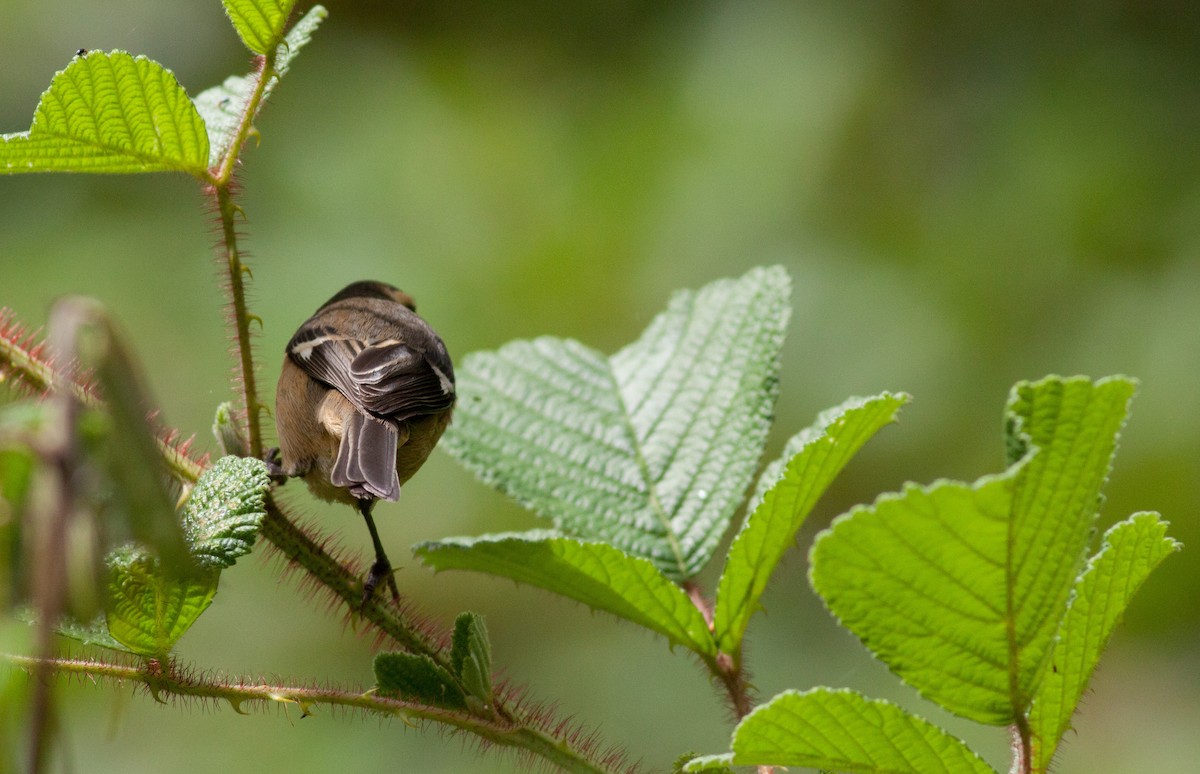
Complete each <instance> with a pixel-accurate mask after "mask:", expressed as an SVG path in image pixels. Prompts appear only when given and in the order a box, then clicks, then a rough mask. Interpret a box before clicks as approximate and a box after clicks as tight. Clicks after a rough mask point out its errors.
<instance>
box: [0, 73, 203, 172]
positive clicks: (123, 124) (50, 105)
mask: <svg viewBox="0 0 1200 774" xmlns="http://www.w3.org/2000/svg"><path fill="white" fill-rule="evenodd" d="M207 166H208V134H207V133H206V131H205V127H204V121H203V120H202V119H201V118H200V114H199V113H197V112H196V107H195V106H194V105H193V104H192V101H191V100H190V99H188V95H187V92H185V91H184V90H183V87H182V86H180V85H179V82H178V81H176V80H175V76H174V75H173V74H172V73H171V72H170V71H169V70H167V69H165V68H164V67H163V66H162V65H160V64H158V63H157V62H154V61H151V60H149V59H146V58H145V57H140V56H139V57H133V56H131V55H129V54H127V53H125V52H124V51H113V52H111V53H107V54H106V53H104V52H103V51H91V52H89V53H87V54H86V55H84V56H77V57H75V58H74V59H73V60H71V63H70V64H69V65H67V67H66V68H65V69H64V70H61V71H60V72H59V73H58V74H56V75H55V76H54V79H53V80H52V81H51V82H50V88H49V89H47V90H46V91H45V92H44V93H43V94H42V97H41V101H40V102H39V103H38V107H37V111H36V112H35V113H34V116H33V125H32V126H31V127H30V129H29V131H28V132H22V133H19V134H7V135H0V174H18V173H23V172H102V173H130V172H159V171H181V172H187V173H188V174H191V175H196V176H199V175H203V174H204V172H205V170H206V168H207Z"/></svg>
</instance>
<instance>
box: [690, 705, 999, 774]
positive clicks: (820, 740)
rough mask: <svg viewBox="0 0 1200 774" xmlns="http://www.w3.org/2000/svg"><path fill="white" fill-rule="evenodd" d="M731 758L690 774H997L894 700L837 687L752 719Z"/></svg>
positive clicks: (708, 761) (763, 709)
mask: <svg viewBox="0 0 1200 774" xmlns="http://www.w3.org/2000/svg"><path fill="white" fill-rule="evenodd" d="M732 748H733V753H732V755H731V756H719V757H718V756H712V757H709V758H701V759H697V760H693V761H692V762H691V763H689V764H688V765H687V766H686V767H685V771H693V772H695V771H703V770H704V768H705V767H710V766H712V765H714V764H718V763H731V764H733V765H739V766H807V767H810V768H821V769H831V770H836V771H853V772H871V774H995V772H994V770H993V769H992V768H991V767H990V766H988V765H987V763H985V762H984V760H983V759H982V758H980V757H979V756H978V755H976V754H975V753H974V752H972V751H971V750H970V748H968V747H967V746H966V745H965V744H963V743H962V742H961V741H959V740H958V739H956V738H954V737H952V736H950V735H949V734H947V733H946V732H945V731H943V730H941V729H940V728H938V727H937V726H935V725H933V724H932V723H930V722H929V721H927V720H924V719H923V718H919V717H917V716H916V715H912V714H910V713H908V712H906V711H904V710H903V709H901V708H900V707H897V706H896V705H894V704H890V703H888V702H886V701H879V700H869V699H865V698H863V697H862V696H860V695H859V694H857V693H853V692H851V691H845V690H832V689H829V688H815V689H813V690H811V691H806V692H803V693H801V692H799V691H785V692H784V693H781V694H779V695H778V696H776V697H775V698H773V699H771V700H770V701H769V702H767V703H766V704H764V705H762V706H760V707H758V708H756V709H755V710H754V711H753V712H751V713H750V714H749V715H747V716H746V717H745V718H744V719H743V720H742V722H741V723H739V724H738V727H737V729H736V730H735V731H734V733H733V744H732Z"/></svg>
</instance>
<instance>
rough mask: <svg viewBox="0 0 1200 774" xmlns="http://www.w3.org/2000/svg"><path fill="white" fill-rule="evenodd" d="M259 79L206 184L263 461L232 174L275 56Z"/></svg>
mask: <svg viewBox="0 0 1200 774" xmlns="http://www.w3.org/2000/svg"><path fill="white" fill-rule="evenodd" d="M256 64H257V70H258V77H257V78H256V79H255V82H254V88H253V90H252V91H251V92H250V98H249V99H247V100H246V107H245V109H244V110H243V111H242V116H241V118H240V120H239V121H238V127H237V131H236V132H234V135H233V141H232V142H230V144H229V150H228V152H226V154H225V156H224V158H222V159H221V161H220V162H219V163H218V164H217V165H216V166H215V167H214V168H213V169H211V170H209V173H208V176H207V179H206V182H207V183H208V185H209V187H210V189H211V190H212V192H213V195H214V196H215V197H216V200H217V212H218V213H219V214H220V216H221V238H222V242H223V245H224V249H225V256H224V257H225V262H226V265H227V270H228V278H229V295H230V300H231V301H232V305H233V324H234V330H235V332H236V333H237V343H238V355H239V363H238V365H239V369H240V376H241V386H242V402H243V403H244V404H245V407H246V436H247V438H248V440H249V443H250V455H251V456H253V457H257V458H261V457H262V455H263V440H262V425H261V423H260V417H259V414H260V413H261V409H262V404H261V403H259V401H258V390H257V387H256V385H255V381H256V380H255V375H254V352H253V349H252V348H251V346H250V322H251V320H252V319H255V318H253V316H252V315H251V314H250V312H249V310H248V308H247V306H246V288H245V276H246V275H247V274H248V273H249V269H248V268H247V267H246V265H245V264H243V263H242V259H241V252H240V251H239V250H238V239H237V226H236V218H237V216H238V212H239V210H238V207H237V205H236V204H234V203H233V194H232V187H233V174H234V170H235V169H236V167H237V163H238V158H239V157H240V156H241V153H242V148H243V147H245V145H246V141H247V140H248V139H249V138H250V135H251V134H252V133H253V132H254V117H255V116H256V115H258V109H259V107H260V106H261V105H262V101H263V97H264V96H265V95H266V91H267V84H268V83H270V82H271V79H272V78H274V77H275V52H274V49H272V51H271V53H269V54H267V55H266V56H260V57H257V58H256Z"/></svg>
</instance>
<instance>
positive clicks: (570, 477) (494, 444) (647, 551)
mask: <svg viewBox="0 0 1200 774" xmlns="http://www.w3.org/2000/svg"><path fill="white" fill-rule="evenodd" d="M789 293H790V282H789V279H788V276H787V274H786V273H785V272H784V271H783V269H782V268H779V267H774V268H765V269H764V268H760V269H754V270H752V271H750V272H748V273H747V274H746V275H744V276H743V277H741V278H740V279H736V280H720V281H718V282H714V283H712V284H710V285H707V286H706V287H704V288H702V289H701V290H699V291H695V292H693V291H685V292H681V293H677V294H676V295H675V296H674V297H673V298H672V299H671V302H670V305H669V307H668V309H667V311H665V312H664V313H662V314H660V315H659V316H658V317H657V318H655V320H654V321H653V322H652V323H651V324H650V327H649V328H648V329H647V330H646V331H645V333H643V334H642V337H641V338H640V339H638V341H636V342H634V343H633V344H631V345H629V346H628V347H626V348H625V349H623V350H621V351H620V352H618V353H617V354H615V355H613V356H612V357H611V358H605V357H604V356H603V355H601V354H600V353H598V352H596V351H594V350H591V349H588V348H587V347H585V346H583V345H582V344H579V343H578V342H575V341H570V340H562V339H553V338H540V339H537V340H535V341H520V342H514V343H511V344H509V345H507V346H505V347H503V348H501V349H500V350H498V351H496V352H485V353H475V354H473V355H471V356H469V357H467V358H466V360H465V361H464V363H463V365H462V367H461V368H460V369H458V390H459V400H458V406H457V408H456V410H455V421H454V424H453V425H451V428H450V430H449V431H448V432H447V433H446V437H445V440H443V445H444V446H445V447H446V448H448V449H449V450H450V451H451V453H453V454H454V455H455V456H457V457H458V458H459V459H460V460H462V461H463V463H464V464H465V465H466V466H467V467H469V468H471V469H472V470H473V471H475V473H476V474H477V475H478V476H479V477H480V478H481V479H483V480H484V481H485V482H487V483H490V484H492V485H494V486H496V487H498V488H499V489H501V490H503V491H505V492H507V493H508V494H510V495H511V496H512V497H514V498H515V499H517V500H518V501H519V502H521V503H522V504H524V505H526V506H528V507H529V508H531V509H533V510H534V511H536V512H538V513H540V514H542V515H544V516H547V517H549V518H551V519H552V520H553V521H554V523H555V525H556V526H557V527H558V528H559V529H560V530H562V531H563V532H565V533H567V534H569V535H572V536H574V537H578V538H581V539H583V540H600V541H604V542H606V543H611V544H612V545H615V546H617V547H618V548H620V549H622V550H623V551H625V552H627V553H630V554H633V555H635V556H642V557H645V558H647V559H650V560H651V561H653V562H654V563H655V565H657V566H658V568H659V569H660V570H662V572H663V573H664V574H666V575H667V577H669V578H671V579H672V580H675V581H682V580H685V579H687V578H690V577H692V576H693V575H695V574H696V573H697V572H699V570H700V569H701V568H702V567H703V566H704V565H705V563H706V562H707V561H708V560H709V559H710V558H711V556H712V553H713V551H715V549H716V545H717V542H718V541H719V540H720V538H721V536H722V535H723V534H724V532H725V530H726V528H727V527H728V525H729V520H730V518H732V516H733V513H734V511H735V510H736V509H737V508H738V506H739V505H740V504H741V502H742V499H743V497H744V495H745V492H746V489H747V486H748V485H749V483H750V480H751V478H752V477H753V474H754V469H755V466H756V465H757V464H758V458H759V455H760V454H761V452H762V447H763V443H764V441H765V439H766V434H767V430H768V429H769V427H770V421H771V413H772V410H773V406H774V403H775V397H776V395H777V393H778V370H779V351H780V347H781V345H782V342H783V334H784V329H785V327H786V324H787V318H788V315H789V307H788V295H789Z"/></svg>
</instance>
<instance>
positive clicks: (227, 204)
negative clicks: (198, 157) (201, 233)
mask: <svg viewBox="0 0 1200 774" xmlns="http://www.w3.org/2000/svg"><path fill="white" fill-rule="evenodd" d="M229 189H230V185H229V181H224V182H217V183H216V185H215V186H214V188H213V190H214V193H215V195H216V197H217V211H218V212H219V213H220V215H221V231H222V238H223V241H224V249H225V261H226V264H227V266H228V278H229V295H230V299H231V301H232V304H233V325H234V330H235V332H236V334H237V342H238V355H239V363H238V365H239V368H240V371H241V373H240V376H241V384H242V400H243V403H244V404H245V406H246V436H247V438H248V439H249V442H250V455H251V456H252V457H256V458H260V459H261V458H262V455H263V442H262V425H261V423H260V421H259V419H260V417H259V414H260V413H261V408H262V405H261V404H260V403H259V402H258V389H257V387H256V384H255V381H256V380H255V375H254V350H253V348H252V347H251V344H250V320H251V315H250V312H249V310H248V309H247V307H246V286H245V282H244V278H245V275H246V273H247V269H246V266H245V265H244V264H243V263H242V259H241V253H240V252H239V250H238V240H237V227H236V226H235V225H234V219H235V218H236V217H237V212H238V209H237V205H235V204H234V203H233V196H232V194H231V193H230V190H229Z"/></svg>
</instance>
